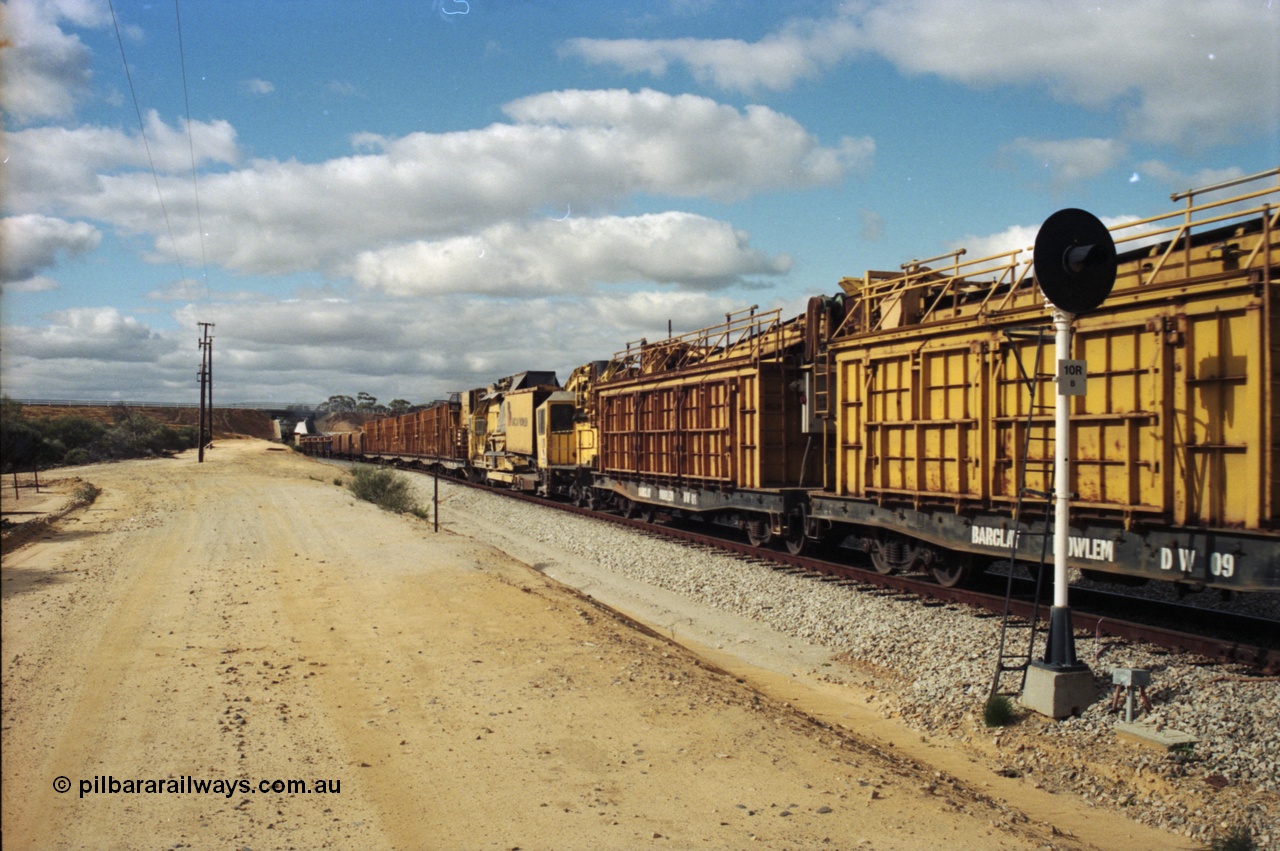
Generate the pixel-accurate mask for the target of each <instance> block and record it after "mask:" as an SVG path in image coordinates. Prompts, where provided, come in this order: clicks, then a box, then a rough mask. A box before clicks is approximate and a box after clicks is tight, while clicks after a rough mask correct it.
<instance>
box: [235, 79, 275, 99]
mask: <svg viewBox="0 0 1280 851" xmlns="http://www.w3.org/2000/svg"><path fill="white" fill-rule="evenodd" d="M240 87H241V88H243V89H244V90H245V91H246V92H248V93H249V94H251V95H257V96H259V97H265V96H266V95H269V94H271V93H273V92H274V91H275V90H276V87H275V85H274V84H273V83H271V82H270V81H269V80H260V79H258V78H256V77H255V78H253V79H249V80H245V81H244V82H242V83H241V84H240Z"/></svg>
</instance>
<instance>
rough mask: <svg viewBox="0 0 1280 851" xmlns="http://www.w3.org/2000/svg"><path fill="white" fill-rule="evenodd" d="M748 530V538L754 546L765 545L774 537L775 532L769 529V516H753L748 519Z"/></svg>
mask: <svg viewBox="0 0 1280 851" xmlns="http://www.w3.org/2000/svg"><path fill="white" fill-rule="evenodd" d="M746 530H747V540H748V541H750V542H751V546H753V547H763V546H764V545H765V544H767V543H769V541H771V540H772V539H773V533H772V532H771V531H769V520H768V519H767V518H757V517H752V518H751V519H749V520H747V525H746Z"/></svg>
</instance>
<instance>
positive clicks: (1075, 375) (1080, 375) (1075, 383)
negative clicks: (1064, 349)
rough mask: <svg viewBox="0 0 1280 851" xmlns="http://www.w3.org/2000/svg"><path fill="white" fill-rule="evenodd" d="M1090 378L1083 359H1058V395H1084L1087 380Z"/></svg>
mask: <svg viewBox="0 0 1280 851" xmlns="http://www.w3.org/2000/svg"><path fill="white" fill-rule="evenodd" d="M1088 378H1089V373H1088V370H1086V369H1085V365H1084V361H1082V360H1060V361H1058V395H1059V396H1083V395H1084V394H1085V387H1084V385H1085V381H1086V380H1087V379H1088Z"/></svg>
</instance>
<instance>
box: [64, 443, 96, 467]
mask: <svg viewBox="0 0 1280 851" xmlns="http://www.w3.org/2000/svg"><path fill="white" fill-rule="evenodd" d="M92 460H93V459H92V458H90V457H89V450H87V449H85V448H84V447H83V446H77V447H76V448H75V449H72V450H69V451H68V452H67V454H66V455H64V456H62V463H63V464H65V465H67V466H68V467H79V466H81V465H83V464H88V463H89V462H90V461H92Z"/></svg>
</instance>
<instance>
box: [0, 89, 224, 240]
mask: <svg viewBox="0 0 1280 851" xmlns="http://www.w3.org/2000/svg"><path fill="white" fill-rule="evenodd" d="M145 122H146V124H145V126H146V133H147V142H146V144H143V140H142V138H141V136H139V135H138V134H137V133H136V132H129V133H127V132H124V131H121V130H118V129H114V128H108V127H93V126H82V127H34V128H30V129H26V130H19V131H16V132H14V133H10V134H9V135H8V136H7V138H6V140H5V142H6V148H7V150H6V154H7V155H8V158H9V161H8V163H7V164H6V166H5V167H6V170H7V177H8V186H7V191H8V198H7V203H8V204H9V205H10V206H11V207H13V208H16V209H25V210H52V209H59V208H69V209H74V210H77V211H79V212H78V213H77V214H82V215H86V216H96V217H98V218H101V219H103V220H104V221H112V220H113V219H114V216H113V215H111V213H112V212H113V209H114V208H113V199H111V198H109V197H107V192H108V187H109V186H110V185H112V180H113V177H112V176H113V175H119V174H121V173H124V174H129V175H133V176H134V177H136V178H138V179H140V180H143V181H144V182H145V183H146V184H148V185H149V186H150V191H149V193H148V194H147V196H146V197H147V201H146V204H147V208H148V209H149V208H151V207H155V206H156V201H155V198H156V189H155V183H154V182H153V179H152V176H151V172H150V164H151V163H154V164H155V167H156V169H157V171H158V172H161V173H162V174H163V173H173V174H180V175H182V177H181V178H179V183H177V184H174V185H173V186H172V187H171V192H170V194H169V195H168V196H167V200H166V203H169V202H170V201H171V200H172V201H174V202H177V201H178V199H182V200H186V199H189V198H190V197H191V159H192V151H193V150H194V153H195V160H196V164H197V166H202V165H209V164H231V163H235V162H236V161H238V160H239V158H240V151H239V148H238V147H237V144H236V132H235V129H234V128H233V127H232V126H231V125H230V124H229V123H228V122H226V121H221V120H218V121H208V122H204V121H193V122H191V136H190V140H188V136H187V124H186V121H185V120H184V121H181V122H180V124H179V125H177V126H170V125H167V124H165V123H164V122H163V121H162V120H161V119H160V117H159V115H158V114H157V113H156V112H155V111H154V110H152V111H150V112H149V113H148V114H147V117H146V119H145ZM148 148H150V157H148ZM139 169H146V171H145V172H142V171H138V170H139ZM116 185H118V183H117V184H116ZM179 187H180V188H179ZM125 206H126V207H129V208H131V209H128V211H127V212H125V213H124V219H125V220H126V221H127V222H129V223H131V224H132V223H136V222H137V218H138V214H139V213H140V212H142V211H139V210H138V209H136V208H134V207H133V205H132V204H129V205H125ZM154 212H155V213H156V214H158V212H159V210H158V208H157V209H156V210H155V211H154ZM157 224H158V225H160V226H163V223H162V222H157Z"/></svg>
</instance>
